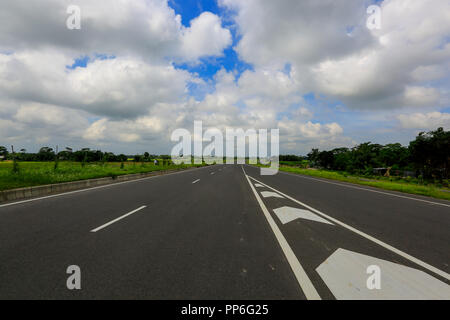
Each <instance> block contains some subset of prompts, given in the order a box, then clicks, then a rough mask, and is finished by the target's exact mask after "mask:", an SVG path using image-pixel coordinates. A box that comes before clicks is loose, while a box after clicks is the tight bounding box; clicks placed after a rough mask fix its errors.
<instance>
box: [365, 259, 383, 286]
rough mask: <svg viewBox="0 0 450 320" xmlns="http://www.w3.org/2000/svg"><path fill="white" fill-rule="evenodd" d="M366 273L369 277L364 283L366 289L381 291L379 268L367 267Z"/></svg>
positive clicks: (374, 266) (375, 266)
mask: <svg viewBox="0 0 450 320" xmlns="http://www.w3.org/2000/svg"><path fill="white" fill-rule="evenodd" d="M366 273H367V274H369V275H370V276H369V277H368V278H367V281H366V286H367V289H369V290H381V268H380V267H379V266H377V265H371V266H368V267H367V270H366Z"/></svg>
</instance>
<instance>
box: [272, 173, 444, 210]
mask: <svg viewBox="0 0 450 320" xmlns="http://www.w3.org/2000/svg"><path fill="white" fill-rule="evenodd" d="M279 172H281V173H283V174H286V175H288V176H293V177H297V178H303V179H308V180H313V181H318V182H323V183H328V184H334V185H337V186H341V187H346V188H352V189H357V190H364V191H369V192H375V193H380V194H384V195H388V196H392V197H397V198H403V199H409V200H415V201H420V202H425V203H430V204H435V205H439V206H444V207H450V204H445V203H440V202H434V201H429V200H424V199H417V198H413V197H408V196H402V195H399V194H394V193H389V192H383V191H377V190H372V189H367V188H362V187H356V186H351V185H347V184H342V183H337V182H332V181H326V180H321V179H316V178H311V177H306V176H304V175H301V174H291V173H289V172H283V171H279Z"/></svg>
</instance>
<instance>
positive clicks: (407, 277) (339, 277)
mask: <svg viewBox="0 0 450 320" xmlns="http://www.w3.org/2000/svg"><path fill="white" fill-rule="evenodd" d="M373 265H374V266H378V267H379V268H380V271H381V272H380V284H381V289H372V290H370V289H368V288H367V279H368V278H369V277H370V276H371V274H368V273H367V268H368V267H369V266H373ZM316 271H317V272H318V273H319V275H320V277H321V278H322V280H323V281H324V282H325V284H326V285H327V286H328V288H329V289H330V290H331V292H332V293H333V295H334V296H335V297H336V299H343V300H394V299H395V300H444V299H445V300H448V299H450V286H449V285H447V284H446V283H444V282H442V281H439V280H438V279H436V278H434V277H432V276H430V275H429V274H427V273H425V272H423V271H420V270H417V269H413V268H410V267H406V266H403V265H400V264H396V263H393V262H390V261H386V260H381V259H377V258H374V257H370V256H366V255H363V254H360V253H356V252H352V251H348V250H344V249H338V250H336V251H335V252H334V253H333V254H332V255H331V256H330V257H329V258H328V259H327V260H326V261H325V262H324V263H322V264H321V265H320V266H319V267H318V268H317V269H316Z"/></svg>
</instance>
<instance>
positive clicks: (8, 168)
mask: <svg viewBox="0 0 450 320" xmlns="http://www.w3.org/2000/svg"><path fill="white" fill-rule="evenodd" d="M19 167H20V170H19V171H18V172H16V173H14V163H13V162H0V190H9V189H15V188H22V187H30V186H38V185H45V184H53V183H61V182H70V181H78V180H87V179H96V178H103V177H117V176H120V175H125V174H133V173H145V172H152V171H160V170H171V169H184V168H187V167H192V165H173V164H171V165H166V166H155V165H154V164H153V163H145V164H142V165H140V166H136V163H123V165H122V164H121V163H120V162H119V163H85V162H84V163H80V162H66V161H60V162H58V166H57V167H56V166H55V163H54V162H20V164H19ZM55 167H56V168H55Z"/></svg>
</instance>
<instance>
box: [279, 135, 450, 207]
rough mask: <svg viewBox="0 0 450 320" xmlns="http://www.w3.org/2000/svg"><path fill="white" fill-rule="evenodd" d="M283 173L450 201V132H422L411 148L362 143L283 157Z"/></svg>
mask: <svg viewBox="0 0 450 320" xmlns="http://www.w3.org/2000/svg"><path fill="white" fill-rule="evenodd" d="M280 165H281V167H280V170H282V171H286V172H291V173H296V174H303V175H308V176H313V177H318V178H325V179H332V180H338V181H344V182H350V183H355V184H360V185H366V186H371V187H376V188H381V189H386V190H392V191H400V192H405V193H411V194H418V195H424V196H429V197H434V198H439V199H446V200H450V189H449V187H450V185H449V184H450V131H445V130H444V129H443V128H439V129H437V130H435V131H430V132H422V133H420V134H419V135H418V136H417V137H416V139H415V140H413V141H411V142H410V143H409V146H402V145H401V144H400V143H393V144H387V145H380V144H373V143H371V142H367V143H362V144H360V145H358V146H356V147H354V148H336V149H333V150H323V151H320V150H319V149H313V150H312V151H311V152H310V153H309V154H308V155H307V156H306V157H301V156H295V155H284V156H280Z"/></svg>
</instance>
